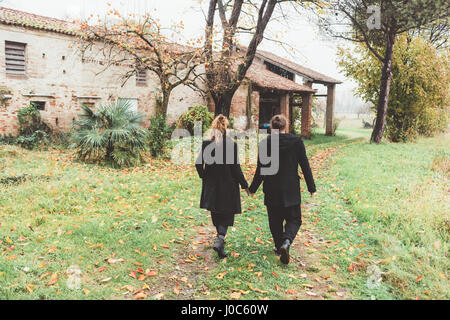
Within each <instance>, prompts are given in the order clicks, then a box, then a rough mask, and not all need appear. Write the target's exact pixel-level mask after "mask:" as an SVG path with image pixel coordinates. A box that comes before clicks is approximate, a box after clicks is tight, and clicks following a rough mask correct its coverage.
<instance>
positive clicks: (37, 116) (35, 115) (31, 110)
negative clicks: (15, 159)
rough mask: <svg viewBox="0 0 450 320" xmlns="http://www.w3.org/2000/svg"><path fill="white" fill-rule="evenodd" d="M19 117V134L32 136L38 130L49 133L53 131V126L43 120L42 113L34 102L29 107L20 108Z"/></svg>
mask: <svg viewBox="0 0 450 320" xmlns="http://www.w3.org/2000/svg"><path fill="white" fill-rule="evenodd" d="M17 118H18V120H19V135H21V136H32V135H33V134H34V133H35V132H37V131H43V132H45V133H47V134H50V133H51V132H52V130H51V128H50V127H49V126H48V125H47V124H46V123H45V122H43V121H42V118H41V113H40V111H39V110H38V109H37V107H36V105H35V104H34V103H33V102H31V103H30V105H29V106H28V107H25V108H22V109H20V110H19V112H18V114H17Z"/></svg>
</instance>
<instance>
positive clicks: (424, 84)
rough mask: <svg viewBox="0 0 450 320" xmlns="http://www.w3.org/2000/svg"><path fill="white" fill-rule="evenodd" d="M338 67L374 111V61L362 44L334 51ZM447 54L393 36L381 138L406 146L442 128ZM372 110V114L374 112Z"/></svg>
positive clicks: (376, 66)
mask: <svg viewBox="0 0 450 320" xmlns="http://www.w3.org/2000/svg"><path fill="white" fill-rule="evenodd" d="M339 57H340V58H339V60H340V61H339V65H340V67H341V68H342V70H343V71H344V72H345V75H346V76H347V77H350V78H352V79H353V80H355V81H356V83H357V84H358V87H357V89H356V93H357V95H358V96H360V97H361V98H362V99H363V100H364V101H365V102H367V103H370V104H371V105H372V106H376V105H377V103H378V97H379V93H380V78H381V67H380V63H381V62H380V61H379V60H378V59H376V58H375V56H374V55H373V54H372V53H371V52H370V50H368V49H367V47H366V46H365V45H363V44H361V45H357V46H356V48H355V49H354V50H353V51H350V52H347V51H345V50H343V49H341V50H340V51H339ZM449 60H450V55H449V53H448V52H447V51H445V50H444V51H439V50H438V49H436V48H434V47H433V45H432V44H431V43H429V42H427V41H426V40H424V39H422V38H420V37H410V36H407V35H402V36H399V38H398V40H397V43H396V50H395V51H394V56H393V65H392V74H393V79H392V83H391V90H390V95H389V106H388V109H387V115H386V132H385V135H386V137H387V138H388V139H389V140H391V141H392V142H407V141H411V140H414V139H415V138H417V137H418V136H419V135H422V136H433V135H435V134H436V133H439V132H442V131H445V129H446V128H447V123H448V107H447V106H448V101H449V94H450V90H449V83H450V78H449V77H450V72H449V71H450V69H449V66H450V63H449V62H450V61H449ZM375 111H376V110H375Z"/></svg>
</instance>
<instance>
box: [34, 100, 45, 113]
mask: <svg viewBox="0 0 450 320" xmlns="http://www.w3.org/2000/svg"><path fill="white" fill-rule="evenodd" d="M31 104H33V105H34V106H35V107H36V109H38V110H39V111H45V101H31Z"/></svg>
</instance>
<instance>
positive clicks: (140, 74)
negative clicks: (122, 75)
mask: <svg viewBox="0 0 450 320" xmlns="http://www.w3.org/2000/svg"><path fill="white" fill-rule="evenodd" d="M136 84H138V85H139V84H141V85H142V84H147V70H146V69H143V70H138V71H137V72H136Z"/></svg>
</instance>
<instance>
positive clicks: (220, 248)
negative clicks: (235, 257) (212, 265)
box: [214, 237, 227, 259]
mask: <svg viewBox="0 0 450 320" xmlns="http://www.w3.org/2000/svg"><path fill="white" fill-rule="evenodd" d="M214 251H216V252H217V254H218V255H219V258H221V259H224V258H226V257H227V254H226V253H225V239H224V238H222V237H219V238H218V239H217V241H216V243H215V244H214Z"/></svg>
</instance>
